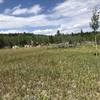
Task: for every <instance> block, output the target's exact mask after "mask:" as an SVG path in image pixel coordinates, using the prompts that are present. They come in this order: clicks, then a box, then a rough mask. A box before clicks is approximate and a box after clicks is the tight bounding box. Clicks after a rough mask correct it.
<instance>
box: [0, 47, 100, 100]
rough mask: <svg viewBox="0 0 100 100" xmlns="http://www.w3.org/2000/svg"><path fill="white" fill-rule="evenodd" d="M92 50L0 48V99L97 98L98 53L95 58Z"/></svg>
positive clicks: (99, 96) (99, 98) (99, 86)
mask: <svg viewBox="0 0 100 100" xmlns="http://www.w3.org/2000/svg"><path fill="white" fill-rule="evenodd" d="M94 51H95V50H94V49H93V47H89V46H87V47H86V46H85V47H84V46H82V47H78V48H67V49H61V48H60V49H57V48H56V49H52V48H50V49H48V48H46V47H41V48H27V49H24V48H20V49H15V50H13V49H5V50H0V98H1V100H100V76H99V75H100V74H99V72H100V55H98V58H97V59H96V58H95V56H94V55H93V53H94ZM98 52H100V49H98ZM96 63H97V64H96ZM96 65H97V66H96Z"/></svg>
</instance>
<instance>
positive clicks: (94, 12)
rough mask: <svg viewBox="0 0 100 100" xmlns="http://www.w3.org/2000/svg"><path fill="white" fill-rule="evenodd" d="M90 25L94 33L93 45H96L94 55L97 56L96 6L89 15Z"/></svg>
mask: <svg viewBox="0 0 100 100" xmlns="http://www.w3.org/2000/svg"><path fill="white" fill-rule="evenodd" d="M90 27H91V28H92V30H93V31H94V33H95V45H96V56H97V37H96V33H97V30H98V28H99V12H98V11H97V9H96V8H95V9H94V10H93V14H92V17H91V22H90Z"/></svg>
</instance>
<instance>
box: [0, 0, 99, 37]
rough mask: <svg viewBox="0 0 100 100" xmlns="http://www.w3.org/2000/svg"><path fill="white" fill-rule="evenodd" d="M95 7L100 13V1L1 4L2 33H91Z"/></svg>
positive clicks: (19, 0) (1, 1) (7, 1)
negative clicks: (58, 31) (81, 31)
mask: <svg viewBox="0 0 100 100" xmlns="http://www.w3.org/2000/svg"><path fill="white" fill-rule="evenodd" d="M94 7H97V8H98V10H100V0H0V33H14V32H33V33H35V34H47V35H48V34H55V33H56V31H57V30H58V29H59V30H61V32H62V33H71V32H80V30H81V29H83V30H84V31H91V29H90V28H89V22H90V18H91V15H92V10H93V8H94Z"/></svg>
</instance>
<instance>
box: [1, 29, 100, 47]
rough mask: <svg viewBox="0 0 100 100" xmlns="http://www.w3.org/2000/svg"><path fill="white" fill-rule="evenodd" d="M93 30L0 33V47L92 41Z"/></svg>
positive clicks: (99, 39)
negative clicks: (51, 32)
mask: <svg viewBox="0 0 100 100" xmlns="http://www.w3.org/2000/svg"><path fill="white" fill-rule="evenodd" d="M99 33H100V32H97V33H96V35H97V41H98V43H99V42H100V35H99ZM94 37H95V34H94V32H83V31H81V32H80V33H72V34H63V33H60V31H59V30H58V31H57V33H56V34H55V35H49V36H47V35H36V34H32V33H15V34H0V48H4V47H9V48H12V46H14V45H17V46H21V47H24V46H25V45H32V46H37V45H49V44H58V43H66V42H69V43H72V44H73V43H80V44H81V43H83V42H85V41H94Z"/></svg>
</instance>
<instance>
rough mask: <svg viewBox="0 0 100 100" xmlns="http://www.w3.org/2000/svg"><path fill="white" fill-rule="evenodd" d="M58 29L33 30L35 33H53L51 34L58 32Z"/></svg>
mask: <svg viewBox="0 0 100 100" xmlns="http://www.w3.org/2000/svg"><path fill="white" fill-rule="evenodd" d="M56 31H57V30H55V29H44V30H42V29H39V30H35V31H33V33H35V34H44V35H51V34H52V35H54V34H55V33H56Z"/></svg>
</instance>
